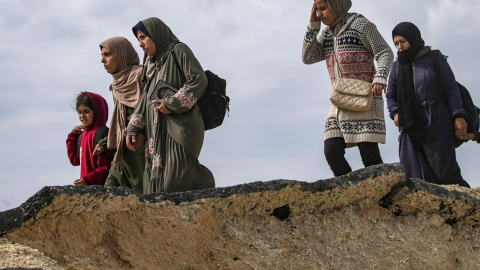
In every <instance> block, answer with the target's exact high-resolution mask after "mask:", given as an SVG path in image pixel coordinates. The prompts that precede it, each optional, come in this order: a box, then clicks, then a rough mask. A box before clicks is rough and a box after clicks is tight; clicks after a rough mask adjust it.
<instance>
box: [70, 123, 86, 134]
mask: <svg viewBox="0 0 480 270" xmlns="http://www.w3.org/2000/svg"><path fill="white" fill-rule="evenodd" d="M84 129H85V128H84V127H83V125H79V126H76V127H74V128H73V129H72V133H73V134H77V135H80V134H81V133H82V132H83V130H84Z"/></svg>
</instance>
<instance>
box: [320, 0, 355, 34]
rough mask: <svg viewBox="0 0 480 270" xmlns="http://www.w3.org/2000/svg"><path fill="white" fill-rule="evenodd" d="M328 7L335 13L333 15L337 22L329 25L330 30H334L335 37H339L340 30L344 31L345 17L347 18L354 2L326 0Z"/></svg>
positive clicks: (348, 0) (349, 0)
mask: <svg viewBox="0 0 480 270" xmlns="http://www.w3.org/2000/svg"><path fill="white" fill-rule="evenodd" d="M325 1H326V2H327V3H328V5H329V6H330V9H331V10H332V12H333V15H334V16H335V21H334V22H333V23H332V24H330V25H329V27H330V30H332V32H333V35H334V36H337V35H338V33H339V32H340V30H341V29H342V27H343V25H344V24H345V22H344V21H343V19H345V16H347V14H348V11H349V10H350V8H351V7H352V1H351V0H325Z"/></svg>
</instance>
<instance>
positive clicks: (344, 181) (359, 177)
mask: <svg viewBox="0 0 480 270" xmlns="http://www.w3.org/2000/svg"><path fill="white" fill-rule="evenodd" d="M391 172H403V170H402V168H401V165H400V164H399V163H394V164H379V165H376V166H371V167H368V168H365V169H361V170H357V171H354V172H351V173H349V174H347V175H344V176H340V177H335V178H330V179H326V180H318V181H316V182H312V183H309V182H302V181H296V180H272V181H266V182H260V181H259V182H252V183H247V184H241V185H236V186H230V187H222V188H212V189H205V190H196V191H188V192H178V193H155V194H147V195H139V194H136V193H135V192H134V191H133V190H131V189H129V188H125V187H103V186H83V187H75V186H50V187H44V188H42V189H41V190H40V191H39V192H37V193H36V194H34V195H33V196H32V197H31V198H29V199H28V200H27V201H26V202H25V203H23V204H22V205H20V206H19V207H17V208H14V209H11V210H7V211H4V212H0V235H2V234H4V233H5V232H8V231H10V230H12V229H14V228H18V227H20V226H21V225H22V224H23V223H25V222H27V221H28V220H30V219H31V218H33V217H34V216H36V215H37V213H38V212H39V211H40V210H42V209H43V208H45V207H47V206H48V205H49V204H50V203H51V202H52V201H53V200H54V198H55V197H56V196H59V195H61V194H66V195H70V196H73V195H77V194H78V195H84V194H91V195H93V196H105V195H114V196H130V195H134V196H137V197H138V199H139V201H141V202H144V203H158V202H162V201H171V202H173V203H175V204H176V205H178V204H180V203H182V202H193V201H196V200H200V199H208V198H228V197H230V196H233V195H237V194H250V193H258V192H265V191H279V190H282V189H284V188H286V187H288V186H291V185H295V184H298V185H299V186H300V187H301V188H302V190H304V191H310V192H312V193H317V192H325V191H329V190H333V189H335V188H338V187H349V186H354V185H357V184H359V183H361V182H362V181H365V180H366V179H369V178H376V177H377V176H379V175H382V174H386V173H391ZM413 183H414V184H412V181H406V182H402V183H401V184H400V186H397V187H395V188H394V189H393V190H392V192H390V193H389V195H387V196H385V198H384V199H385V201H386V202H387V203H385V202H384V204H385V205H388V201H389V200H391V199H393V198H395V196H397V197H398V194H399V192H398V191H400V190H403V189H402V188H404V187H407V189H408V190H411V191H412V192H413V191H414V190H422V191H424V192H426V193H429V192H437V193H438V194H437V195H436V196H440V197H441V196H447V197H448V196H450V195H452V194H453V195H454V197H453V198H455V199H457V198H458V199H467V200H472V201H473V200H476V199H474V198H473V197H471V196H468V195H466V194H464V193H462V192H453V193H452V192H447V190H445V189H443V188H441V187H438V186H436V185H431V184H428V183H425V182H423V181H421V182H420V181H416V182H413ZM453 195H452V196H453ZM476 201H477V202H476V203H475V204H478V200H476ZM390 205H391V206H393V205H394V204H393V203H390ZM477 208H478V207H477Z"/></svg>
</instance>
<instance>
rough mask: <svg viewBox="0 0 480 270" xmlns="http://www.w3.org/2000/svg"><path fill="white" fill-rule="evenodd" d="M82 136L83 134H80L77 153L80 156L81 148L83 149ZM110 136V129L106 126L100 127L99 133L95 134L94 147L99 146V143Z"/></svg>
mask: <svg viewBox="0 0 480 270" xmlns="http://www.w3.org/2000/svg"><path fill="white" fill-rule="evenodd" d="M82 135H83V132H82V133H80V136H78V139H77V152H78V154H79V155H80V148H81V147H82ZM107 135H108V127H106V126H100V127H99V128H98V129H97V131H96V132H95V136H94V137H93V145H95V146H96V145H97V144H98V142H99V141H100V140H101V139H103V138H105V137H106V136H107Z"/></svg>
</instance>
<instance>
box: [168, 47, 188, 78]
mask: <svg viewBox="0 0 480 270" xmlns="http://www.w3.org/2000/svg"><path fill="white" fill-rule="evenodd" d="M178 43H182V42H180V41H178V42H175V43H173V46H172V49H171V50H170V52H171V53H172V57H173V61H174V62H175V63H176V64H177V68H178V69H179V70H180V71H181V72H182V74H183V78H185V80H187V76H185V72H183V69H182V68H181V65H180V63H179V62H178V59H177V56H175V46H176V45H177V44H178Z"/></svg>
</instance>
